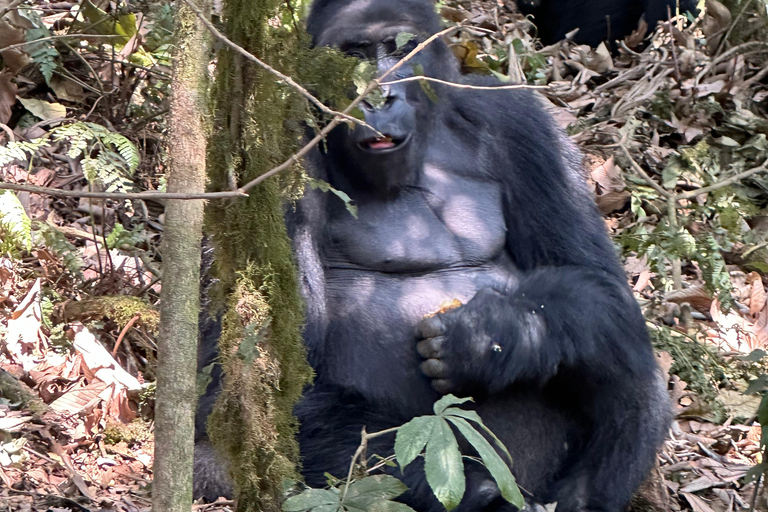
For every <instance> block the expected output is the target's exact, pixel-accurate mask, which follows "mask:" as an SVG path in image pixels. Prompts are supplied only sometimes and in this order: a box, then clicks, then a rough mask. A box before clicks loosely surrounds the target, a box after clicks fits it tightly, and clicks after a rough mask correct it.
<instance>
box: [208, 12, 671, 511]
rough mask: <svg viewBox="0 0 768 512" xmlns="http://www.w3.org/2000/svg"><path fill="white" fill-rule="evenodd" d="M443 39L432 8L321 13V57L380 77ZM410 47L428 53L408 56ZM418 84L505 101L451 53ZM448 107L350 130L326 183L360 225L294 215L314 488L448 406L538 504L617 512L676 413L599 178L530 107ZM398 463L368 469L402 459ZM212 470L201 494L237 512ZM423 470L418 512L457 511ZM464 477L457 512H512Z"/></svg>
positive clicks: (339, 141) (336, 149)
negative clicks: (338, 57) (463, 71)
mask: <svg viewBox="0 0 768 512" xmlns="http://www.w3.org/2000/svg"><path fill="white" fill-rule="evenodd" d="M439 29H440V24H439V20H438V17H437V16H436V14H435V12H434V8H433V3H432V0H317V1H315V3H314V4H313V5H312V8H311V12H310V16H309V21H308V30H309V32H310V34H311V35H312V37H313V38H314V42H315V44H317V45H328V46H333V47H337V48H339V49H341V50H342V51H344V52H346V53H348V54H350V55H355V56H358V57H360V58H366V59H370V60H371V61H373V62H375V64H376V65H377V66H378V69H379V71H380V72H382V73H383V72H385V71H386V70H388V69H389V68H391V67H392V66H393V65H394V64H395V62H397V60H398V59H399V57H400V56H401V55H402V54H403V53H404V52H406V51H408V50H409V49H411V48H413V47H414V46H415V44H416V43H417V42H419V41H422V40H424V39H425V38H426V37H428V36H429V35H431V34H433V33H435V32H437V31H439ZM400 33H411V34H414V35H415V38H414V39H413V40H412V41H411V42H410V43H409V44H407V45H406V47H405V48H397V44H396V43H395V38H396V36H397V35H398V34H400ZM414 69H423V70H424V71H425V73H426V74H427V75H428V76H430V77H433V78H437V79H441V80H447V81H454V82H461V83H468V84H475V85H485V86H495V85H498V82H496V81H494V80H491V79H488V78H477V77H473V78H469V77H462V76H460V75H459V72H458V65H457V63H456V62H455V59H453V57H452V56H451V53H450V51H449V49H448V47H447V46H446V45H445V44H444V43H443V42H442V41H436V42H434V43H432V44H431V45H429V46H428V47H427V48H426V49H425V50H424V51H422V52H420V53H419V54H417V55H416V56H415V57H414V58H413V59H412V60H411V61H409V62H408V63H407V64H406V65H404V66H402V67H400V68H399V69H398V70H396V71H395V72H394V73H392V76H390V77H388V79H387V80H390V81H394V80H397V79H402V78H407V77H410V76H413V74H414ZM430 87H431V89H432V91H433V92H434V94H427V93H425V91H424V88H423V87H422V85H421V84H419V83H418V82H415V81H411V82H401V83H396V84H391V85H385V86H384V90H383V96H384V98H385V101H384V102H382V103H383V104H382V105H371V104H368V103H365V104H363V105H362V107H363V110H364V113H365V120H366V122H367V123H368V124H369V125H370V126H372V127H373V128H375V129H376V130H378V132H380V133H381V134H383V135H384V136H383V137H382V136H377V134H376V132H373V131H371V130H370V129H368V128H365V127H360V126H358V127H356V128H354V129H349V128H347V127H346V126H340V127H339V128H337V129H336V130H334V131H333V132H332V133H331V134H330V136H329V138H328V141H327V145H326V146H325V150H324V151H322V152H321V151H318V152H316V153H315V154H314V156H313V158H312V159H311V160H310V162H308V168H309V169H310V171H311V172H312V173H314V174H315V175H316V177H318V178H321V179H324V180H326V181H328V182H329V183H330V184H331V185H332V186H333V187H335V188H337V189H339V190H342V191H344V192H346V193H347V194H349V196H350V197H351V198H352V199H353V200H354V202H355V204H356V205H357V207H358V217H359V218H357V219H355V218H353V217H352V216H351V215H350V214H349V213H348V212H347V211H346V209H345V207H344V205H343V204H342V202H341V201H339V200H338V199H336V198H335V197H334V196H330V195H328V194H323V193H320V192H309V193H308V194H307V196H305V197H304V198H303V199H302V200H301V201H300V202H299V204H298V206H297V208H296V209H293V210H290V211H289V214H288V227H289V233H290V235H291V237H292V239H293V241H294V245H295V251H296V257H297V261H298V263H299V269H300V274H301V276H300V277H301V283H302V292H303V295H304V297H305V298H306V302H307V325H306V329H305V342H306V345H307V347H308V353H309V359H310V363H311V364H312V366H313V368H314V369H315V371H316V374H317V375H316V379H315V382H314V384H313V385H312V386H310V387H309V388H308V389H307V390H306V392H305V395H304V398H303V399H302V401H301V402H300V403H299V404H298V405H297V407H296V409H295V412H296V415H297V417H298V419H299V421H300V424H301V427H300V432H299V441H300V446H301V454H302V459H303V474H304V477H305V478H306V481H307V483H308V484H309V485H311V486H314V487H322V486H324V485H325V478H324V476H323V473H324V472H329V473H331V474H333V475H336V476H339V477H341V476H343V475H346V473H347V469H348V466H349V463H350V457H351V456H352V454H353V453H354V451H355V448H356V447H357V445H358V443H359V441H360V431H361V429H362V427H363V426H365V427H366V428H367V430H368V432H374V431H378V430H382V429H386V428H390V427H395V426H399V425H401V424H403V423H405V422H407V421H408V420H410V419H411V418H413V417H414V416H419V415H424V414H431V411H432V404H433V403H434V402H435V401H436V400H437V399H439V398H440V397H441V396H442V395H443V394H445V393H449V392H451V393H455V394H457V395H459V396H472V397H474V399H475V404H474V407H475V408H476V410H477V411H478V412H479V414H480V416H481V417H482V418H483V419H484V420H485V422H486V424H487V425H488V426H489V427H490V428H491V429H492V430H493V432H495V433H496V434H497V435H498V436H499V437H500V438H501V439H502V441H503V442H504V444H505V445H506V446H507V447H508V449H509V451H510V453H511V455H512V457H513V465H512V470H513V473H514V474H515V476H516V478H517V479H518V483H519V484H520V486H521V487H522V489H523V490H524V494H525V495H526V497H527V498H528V499H529V501H530V502H531V503H551V502H555V501H556V502H557V510H558V512H580V511H605V512H618V511H620V510H622V508H623V507H624V506H625V505H626V503H627V502H628V500H629V498H630V496H631V494H632V493H633V491H634V490H635V489H636V488H637V487H638V485H639V484H640V483H641V481H642V480H643V478H644V476H645V475H646V473H647V472H648V470H649V469H650V468H651V467H652V465H653V464H654V458H655V454H656V450H657V448H658V446H659V445H660V443H661V442H662V440H663V438H664V434H665V431H666V427H667V423H668V421H669V410H670V409H669V404H668V398H667V395H666V391H665V386H664V383H663V380H662V378H661V376H660V372H659V370H658V368H657V365H656V362H655V359H654V356H653V352H652V350H651V346H650V343H649V340H648V336H647V333H646V329H645V322H644V319H643V316H642V314H641V313H640V310H639V308H638V306H637V304H636V302H635V300H634V298H633V296H632V294H631V292H630V290H629V288H628V286H627V284H626V278H625V275H624V273H623V270H622V268H621V266H620V264H619V261H618V259H617V257H616V254H615V250H614V248H613V246H612V244H611V242H610V240H609V239H608V236H607V234H606V232H605V228H604V224H603V220H602V218H601V216H600V215H599V213H598V211H597V209H596V207H595V206H594V204H593V202H592V199H591V197H590V194H589V192H588V190H587V188H586V186H585V184H584V183H583V180H582V177H581V156H580V154H579V153H578V151H577V150H576V149H575V148H574V147H573V145H572V144H571V143H570V142H569V141H568V139H567V138H566V137H565V136H564V135H563V134H562V133H561V132H560V131H559V130H558V129H557V128H556V127H555V125H554V123H553V121H552V119H551V118H550V116H549V115H548V114H547V113H546V111H545V109H544V107H543V106H542V104H541V100H540V98H539V96H538V95H537V94H535V93H534V92H532V91H530V90H469V89H457V88H453V87H449V86H445V85H442V84H440V83H431V84H430ZM430 97H432V99H430ZM456 299H458V300H459V301H460V302H461V304H462V305H461V306H459V307H457V308H454V309H450V310H447V311H444V312H441V313H438V314H436V315H434V316H430V314H432V313H434V312H436V311H438V310H441V307H442V306H443V305H445V304H447V303H451V302H452V301H455V300H456ZM211 338H212V337H208V338H207V341H206V340H205V339H204V341H203V346H204V347H211V346H214V345H213V343H214V342H215V338H214V341H211ZM204 352H205V350H204ZM208 353H209V354H210V353H211V352H210V350H208ZM207 403H209V402H207ZM201 414H202V415H203V416H204V415H205V412H204V411H203V412H202V413H201ZM201 423H202V422H201ZM201 423H199V425H200V424H201ZM393 442H394V436H393V435H390V436H382V437H381V438H377V439H375V440H373V441H372V442H371V444H370V446H369V449H368V451H369V453H377V454H379V455H382V456H386V455H389V454H391V453H392V447H393ZM201 446H202V445H201ZM198 462H199V463H198V480H197V489H198V491H197V492H198V494H204V493H205V492H208V491H210V492H214V491H221V489H222V488H221V487H217V484H216V483H215V482H212V481H211V479H212V478H214V477H215V476H216V475H213V476H211V473H215V472H216V469H215V467H214V466H213V465H210V466H207V465H206V464H205V463H202V462H200V460H199V461H198ZM422 462H423V460H422V459H417V460H416V461H415V462H414V463H413V464H411V465H410V466H408V467H407V468H406V471H405V474H404V475H401V474H400V471H399V470H393V474H395V475H396V476H398V477H399V478H401V479H402V480H403V481H404V482H405V484H406V485H407V486H408V487H409V489H410V490H409V491H408V492H407V493H406V494H405V495H403V497H402V501H404V502H405V503H407V504H409V505H410V506H412V507H413V508H414V509H416V510H417V511H419V512H431V511H439V510H442V506H441V505H440V503H439V502H438V501H437V500H436V499H435V498H434V497H433V495H432V493H431V491H430V490H429V488H428V485H427V483H426V480H425V477H424V472H423V465H422ZM465 471H466V475H467V491H466V494H465V497H464V499H463V501H462V503H461V505H460V506H459V508H458V509H457V511H459V512H470V511H471V512H490V511H506V510H513V509H514V507H512V506H511V505H509V504H507V503H506V502H504V501H503V500H502V498H501V497H500V495H499V491H498V488H497V487H496V485H495V484H494V483H493V481H492V479H491V478H490V475H489V474H488V472H487V471H486V470H485V468H483V467H482V466H480V465H478V464H476V463H474V462H472V461H469V460H468V461H467V462H466V463H465ZM202 473H208V475H205V474H202ZM206 477H208V479H206ZM213 497H215V493H214V494H213Z"/></svg>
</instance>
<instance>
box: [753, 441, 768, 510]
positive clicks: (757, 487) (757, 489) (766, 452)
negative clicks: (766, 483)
mask: <svg viewBox="0 0 768 512" xmlns="http://www.w3.org/2000/svg"><path fill="white" fill-rule="evenodd" d="M766 457H768V446H766V447H765V449H764V450H763V460H765V459H766ZM764 473H765V471H762V472H761V473H760V474H759V475H757V478H756V479H755V490H754V492H753V493H752V499H751V500H749V512H755V505H756V504H757V496H758V495H759V492H760V482H762V480H763V474H764Z"/></svg>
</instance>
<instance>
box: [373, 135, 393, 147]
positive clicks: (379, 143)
mask: <svg viewBox="0 0 768 512" xmlns="http://www.w3.org/2000/svg"><path fill="white" fill-rule="evenodd" d="M368 147H369V148H371V149H390V148H393V147H395V143H394V142H392V138H391V137H377V138H375V139H373V140H371V141H370V142H368Z"/></svg>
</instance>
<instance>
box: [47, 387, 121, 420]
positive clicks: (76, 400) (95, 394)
mask: <svg viewBox="0 0 768 512" xmlns="http://www.w3.org/2000/svg"><path fill="white" fill-rule="evenodd" d="M106 388H107V385H106V384H104V383H103V382H93V383H91V384H89V385H87V386H84V387H81V388H75V389H72V390H70V391H68V392H66V393H64V394H63V395H62V396H60V397H59V398H57V399H56V400H54V401H53V402H51V409H53V410H54V411H57V412H61V413H67V414H77V413H79V412H80V411H82V410H84V409H86V408H87V406H88V405H89V404H90V403H91V402H92V401H93V400H95V399H97V398H99V395H100V394H101V393H102V392H103V391H104V390H105V389H106Z"/></svg>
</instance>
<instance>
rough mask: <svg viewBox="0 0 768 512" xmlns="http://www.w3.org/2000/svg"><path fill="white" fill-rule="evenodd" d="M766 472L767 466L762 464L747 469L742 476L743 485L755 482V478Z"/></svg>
mask: <svg viewBox="0 0 768 512" xmlns="http://www.w3.org/2000/svg"><path fill="white" fill-rule="evenodd" d="M766 470H768V465H766V464H765V463H764V462H763V463H761V464H757V465H756V466H752V467H751V468H749V469H748V470H747V474H746V475H745V476H744V485H746V484H748V483H750V482H754V481H755V480H757V477H759V476H760V475H761V474H762V473H765V472H766Z"/></svg>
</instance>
